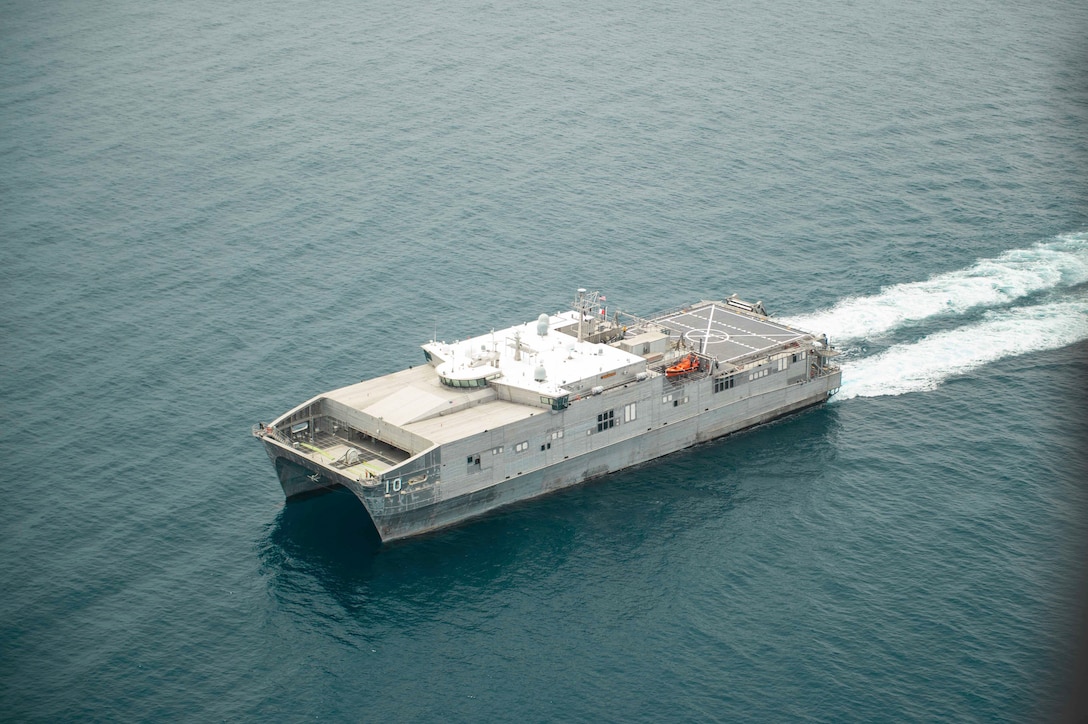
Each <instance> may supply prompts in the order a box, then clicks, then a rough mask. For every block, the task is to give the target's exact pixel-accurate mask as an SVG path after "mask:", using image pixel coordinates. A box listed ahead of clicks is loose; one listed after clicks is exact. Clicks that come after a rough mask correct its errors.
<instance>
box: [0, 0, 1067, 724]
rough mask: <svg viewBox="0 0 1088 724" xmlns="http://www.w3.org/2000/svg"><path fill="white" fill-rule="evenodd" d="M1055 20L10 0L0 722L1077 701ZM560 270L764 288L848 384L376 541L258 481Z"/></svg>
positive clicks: (697, 291)
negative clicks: (632, 461) (377, 382)
mask: <svg viewBox="0 0 1088 724" xmlns="http://www.w3.org/2000/svg"><path fill="white" fill-rule="evenodd" d="M1086 30H1088V6H1086V5H1085V4H1083V3H1081V2H1074V1H1073V0H1041V1H1040V2H1036V3H1022V2H1016V3H1014V2H1008V1H1007V0H998V1H997V2H980V1H979V0H965V1H964V2H959V3H951V4H950V3H940V2H933V0H921V1H920V2H916V3H909V4H903V3H892V2H889V1H888V0H875V2H871V3H856V2H850V1H844V2H831V3H810V2H802V1H801V0H783V2H779V3H764V2H757V3H751V4H728V3H716V2H710V1H709V0H693V1H692V2H683V3H674V4H667V5H666V4H660V3H645V2H639V1H638V0H635V2H624V3H619V2H611V1H610V0H588V1H587V2H578V3H574V2H569V1H567V0H557V1H556V2H552V3H521V4H518V3H502V2H475V1H471V0H469V1H462V0H458V1H455V2H450V3H435V2H429V1H426V0H425V1H424V2H420V3H414V4H408V5H403V4H389V3H374V2H368V1H367V0H363V1H361V2H350V3H349V2H343V1H342V0H329V1H328V2H322V3H301V2H288V1H286V0H273V1H272V2H266V3H245V2H242V3H233V4H223V3H210V2H207V1H206V0H191V1H186V2H180V3H146V2H132V1H130V0H92V1H91V2H72V1H71V0H58V1H57V2H50V3H31V2H19V1H17V0H16V1H12V0H9V1H5V2H0V171H2V173H0V310H2V311H0V341H2V345H3V354H2V355H0V371H2V374H0V452H2V455H3V459H4V461H5V463H6V467H5V473H4V475H3V476H0V481H2V483H0V484H2V493H3V500H4V506H3V525H2V527H0V581H2V582H3V595H2V596H0V719H4V720H13V721H62V720H74V719H80V720H96V721H132V720H190V721H210V720H240V721H252V720H271V721H302V720H307V721H312V720H332V721H344V720H346V721H382V720H385V721H437V720H441V721H487V720H502V721H617V722H620V721H623V722H626V721H757V722H769V721H797V720H812V721H827V722H839V721H890V722H892V721H894V722H901V721H927V722H928V721H956V722H961V721H1009V722H1020V721H1038V720H1044V721H1046V720H1051V719H1054V718H1057V717H1060V715H1061V714H1062V712H1063V710H1064V711H1068V707H1069V706H1070V701H1071V697H1073V696H1074V695H1075V694H1076V693H1077V691H1078V688H1077V687H1078V686H1079V685H1080V684H1081V683H1082V680H1081V679H1080V678H1079V677H1080V675H1081V674H1082V673H1083V671H1084V669H1083V668H1081V669H1078V668H1077V667H1078V659H1077V656H1078V635H1080V634H1081V633H1083V632H1082V630H1081V629H1080V628H1079V619H1078V616H1080V615H1081V612H1082V604H1083V588H1082V583H1083V581H1084V572H1083V570H1084V561H1085V558H1086V555H1088V545H1086V543H1088V487H1086V482H1085V481H1086V479H1088V474H1086V472H1088V445H1086V444H1085V443H1086V440H1088V422H1086V418H1085V411H1086V405H1085V402H1086V399H1085V388H1086V385H1085V372H1086V365H1085V359H1086V357H1088V203H1086V199H1088V182H1086V169H1088V55H1086V54H1085V51H1084V42H1083V38H1084V35H1085V31H1086ZM578 287H587V288H590V289H600V290H601V291H602V292H604V293H605V294H606V295H607V296H608V299H609V303H610V305H616V306H618V307H620V308H622V309H624V310H626V311H631V312H635V313H642V314H647V313H651V312H654V311H656V310H660V309H666V308H671V307H674V306H678V305H681V304H684V303H686V302H690V301H694V300H697V299H705V298H722V297H724V296H727V295H729V294H732V293H734V292H736V293H738V294H740V295H741V296H742V297H745V298H751V299H762V300H763V301H764V303H765V304H766V306H767V307H768V309H769V310H770V311H771V312H772V313H774V314H775V315H777V316H780V317H781V318H783V319H787V320H789V321H791V322H793V323H795V324H797V325H801V326H803V327H805V328H810V329H811V330H812V331H815V332H826V333H827V334H828V335H830V337H831V339H832V341H833V342H834V343H835V344H836V345H838V346H839V347H840V348H842V349H843V350H844V355H843V357H842V358H841V359H842V366H843V370H844V373H843V380H844V381H843V386H842V389H841V390H840V392H839V393H838V394H837V395H836V397H835V398H833V400H832V401H831V402H830V403H829V404H827V405H825V406H822V407H821V408H819V409H816V410H811V411H808V412H805V413H803V414H800V415H797V416H794V417H791V418H788V419H785V420H781V421H778V422H776V423H774V424H771V425H767V426H764V427H761V428H758V429H755V430H751V431H748V432H745V433H743V434H740V435H737V436H734V437H732V438H729V439H726V440H722V441H717V442H715V443H711V444H707V445H702V446H698V447H696V448H693V449H690V450H687V451H683V452H681V453H677V454H675V455H671V456H669V457H667V458H665V459H662V460H660V461H658V462H655V463H653V464H649V465H645V466H642V467H639V468H637V469H633V470H629V471H625V472H621V473H617V474H613V475H611V476H609V477H607V478H605V479H602V480H599V481H596V482H594V483H592V484H588V485H585V486H581V487H578V488H575V489H570V490H566V491H562V492H560V493H557V494H554V495H552V496H549V497H546V498H544V499H541V500H537V501H532V502H528V503H525V504H521V505H518V506H515V507H513V508H510V509H507V510H503V511H500V512H498V513H496V514H493V515H489V516H486V517H484V518H482V519H479V520H477V521H474V522H471V523H469V524H466V525H463V526H460V527H457V528H453V529H450V530H447V531H444V532H442V533H440V534H437V535H432V536H427V537H423V538H420V539H417V540H412V541H406V542H402V543H399V544H396V545H393V546H387V547H380V546H378V545H377V543H376V541H375V535H374V533H373V531H372V530H371V529H369V528H368V527H367V524H366V521H365V516H364V511H363V510H362V508H361V506H360V504H359V503H358V502H357V501H356V500H355V499H354V498H353V497H351V496H350V495H349V494H346V493H334V494H330V495H327V496H322V497H318V498H314V499H310V500H306V501H301V502H298V503H291V504H285V502H284V500H283V496H282V492H281V490H280V488H279V485H278V482H277V481H276V478H275V474H274V472H273V470H272V469H271V466H270V465H269V461H268V459H267V457H266V456H265V454H264V452H263V450H262V449H261V447H260V446H259V445H258V444H257V443H256V442H255V441H254V440H253V439H252V438H251V437H250V435H249V428H250V425H251V424H253V423H254V422H256V421H257V420H267V419H269V418H271V417H273V416H275V415H276V414H278V413H280V412H282V411H284V410H286V409H288V408H289V407H291V406H293V405H295V404H297V403H299V402H301V401H302V400H304V399H307V398H308V397H310V396H312V395H315V394H318V393H320V392H322V391H324V390H327V389H331V388H334V387H338V386H341V385H344V384H348V383H350V382H352V381H356V380H359V379H363V378H366V377H370V376H373V375H379V374H385V373H388V372H392V371H395V370H397V369H401V368H403V367H405V366H407V365H410V364H418V363H419V362H420V361H421V360H422V356H421V352H420V350H419V348H418V345H419V344H421V343H423V342H425V341H426V340H428V339H429V338H430V337H431V336H432V335H433V334H434V333H435V331H436V330H437V331H438V334H439V336H441V337H445V338H451V339H452V338H455V337H463V336H464V335H468V334H476V333H479V332H480V331H481V330H486V329H489V328H497V327H502V326H507V325H511V324H515V323H520V322H524V321H526V320H531V319H534V318H535V317H536V316H537V315H538V314H540V312H542V311H548V312H551V311H555V310H557V309H560V308H563V307H564V306H565V305H566V304H567V302H568V301H569V300H570V298H572V296H573V293H574V290H575V289H576V288H578ZM1081 665H1083V664H1081ZM1078 672H1079V673H1078Z"/></svg>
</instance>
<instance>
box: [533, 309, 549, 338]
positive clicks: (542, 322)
mask: <svg viewBox="0 0 1088 724" xmlns="http://www.w3.org/2000/svg"><path fill="white" fill-rule="evenodd" d="M536 333H537V334H539V335H540V336H541V337H544V336H547V334H548V315H547V314H541V315H540V316H539V317H537V318H536Z"/></svg>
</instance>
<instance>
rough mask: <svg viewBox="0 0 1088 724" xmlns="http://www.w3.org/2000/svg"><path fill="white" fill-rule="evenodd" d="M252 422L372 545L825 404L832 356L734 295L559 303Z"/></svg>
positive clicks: (835, 372)
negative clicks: (632, 306) (349, 501)
mask: <svg viewBox="0 0 1088 724" xmlns="http://www.w3.org/2000/svg"><path fill="white" fill-rule="evenodd" d="M423 352H424V356H425V357H426V361H427V364H424V365H419V366H413V367H410V368H408V369H405V370H401V371H399V372H394V373H392V374H388V375H385V376H383V377H377V378H374V379H370V380H365V381H363V382H359V383H357V384H353V385H348V386H347V387H342V388H340V389H338V390H333V391H331V392H326V393H324V394H322V395H318V396H317V397H315V398H313V399H311V400H309V401H307V402H305V403H303V404H302V405H299V406H298V407H296V408H294V409H293V410H291V411H290V412H287V413H286V414H284V415H282V416H280V417H279V418H278V419H276V420H274V421H273V422H272V423H271V424H267V425H266V424H264V423H258V424H257V425H256V426H254V428H253V434H254V435H255V436H256V437H257V438H258V439H260V441H261V442H263V443H264V446H265V449H266V451H267V452H268V456H269V457H270V458H271V459H272V462H273V464H274V465H275V468H276V473H277V474H278V475H279V479H280V483H281V485H282V486H283V492H284V494H285V495H286V497H287V498H288V499H290V498H293V497H295V496H301V495H307V494H313V493H317V492H320V491H324V490H328V489H331V488H336V487H345V488H347V489H349V490H350V491H351V492H353V493H354V494H355V495H356V496H357V497H358V498H359V500H361V501H362V502H363V505H364V506H365V507H366V510H367V512H368V513H369V514H370V518H371V520H372V521H373V523H374V526H375V528H377V531H378V533H379V535H380V536H381V539H382V541H383V542H387V541H392V540H397V539H400V538H406V537H409V536H414V535H419V534H421V533H426V532H428V531H433V530H436V529H439V528H443V527H446V526H450V525H454V524H457V523H460V522H461V521H464V520H466V519H468V518H472V517H475V516H478V515H480V514H482V513H485V512H487V511H489V510H493V509H495V508H498V507H500V506H503V505H507V504H509V503H514V502H517V501H519V500H525V499H527V498H533V497H536V496H538V495H543V494H545V493H548V492H550V491H553V490H558V489H560V488H566V487H569V486H571V485H576V484H578V483H580V482H582V481H584V480H588V479H591V478H596V477H600V476H602V475H606V474H608V473H611V472H615V471H617V470H622V469H624V468H627V467H630V466H632V465H637V464H639V463H643V462H646V461H648V460H652V459H654V458H657V457H660V456H662V455H667V454H669V453H671V452H675V451H677V450H680V449H682V448H686V447H689V446H692V445H695V444H697V443H701V442H706V441H708V440H713V439H715V438H718V437H722V436H723V435H728V434H730V433H733V432H736V431H738V430H743V429H745V428H748V427H752V426H753V425H759V424H761V423H764V422H767V421H769V420H773V419H774V418H777V417H781V416H782V415H787V414H790V413H792V412H796V411H798V410H801V409H804V408H806V407H809V406H811V405H816V404H819V403H821V402H824V401H826V400H827V398H828V397H829V396H830V395H831V394H832V393H834V392H835V391H836V390H837V389H838V387H839V382H840V379H841V373H840V371H839V368H838V366H836V365H835V364H834V363H833V361H832V358H833V357H834V356H835V355H837V354H838V353H837V352H836V351H835V350H834V349H832V348H831V346H830V345H829V344H828V341H827V337H826V336H823V337H817V336H815V335H813V334H809V333H807V332H802V331H799V330H796V329H793V328H791V327H789V326H787V325H785V324H782V323H780V322H777V321H774V320H772V319H770V318H768V316H767V314H766V311H765V310H764V308H763V305H762V303H760V302H756V303H754V304H752V303H748V302H744V301H742V300H740V299H738V298H737V297H736V295H734V296H733V297H730V298H728V299H725V300H723V301H702V302H697V303H695V304H692V305H690V306H687V307H684V308H682V309H677V310H673V311H670V312H664V313H661V314H657V315H655V316H653V317H650V318H640V317H636V316H633V315H629V314H625V313H621V312H617V313H614V314H613V315H612V316H611V317H609V315H608V310H607V307H606V305H605V298H604V297H603V296H601V295H600V294H599V293H598V292H587V291H586V290H585V289H579V290H578V294H577V297H576V298H575V300H574V303H573V305H572V308H571V309H570V310H569V311H565V312H557V313H556V314H553V315H548V314H541V315H540V317H539V318H538V319H537V320H536V321H535V322H529V323H526V324H522V325H518V326H514V327H510V328H508V329H503V330H500V331H493V332H489V333H487V334H484V335H480V336H478V337H473V338H472V339H466V340H463V341H458V342H454V343H452V344H447V343H445V342H439V341H437V340H432V341H431V342H429V343H427V344H425V345H423Z"/></svg>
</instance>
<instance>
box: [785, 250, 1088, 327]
mask: <svg viewBox="0 0 1088 724" xmlns="http://www.w3.org/2000/svg"><path fill="white" fill-rule="evenodd" d="M1085 282H1088V233H1078V234H1063V235H1061V236H1059V237H1057V238H1056V239H1053V240H1050V241H1044V242H1039V243H1038V244H1034V245H1033V246H1031V247H1029V248H1027V249H1012V250H1010V251H1006V252H1005V253H1003V254H1001V255H1000V256H997V257H995V258H993V259H982V260H980V261H978V262H976V263H975V264H973V265H972V266H970V267H968V268H966V269H961V270H957V271H953V272H948V273H946V274H939V275H937V276H935V277H932V278H930V279H927V280H926V281H922V282H910V283H907V284H896V285H894V286H891V287H887V288H885V289H882V290H881V291H880V293H879V294H875V295H873V296H868V297H850V298H847V299H844V300H842V301H841V302H839V303H838V304H836V305H835V306H833V307H831V308H830V309H827V310H824V311H821V312H816V313H814V314H809V315H802V316H796V317H789V318H786V319H783V320H782V321H784V322H785V323H787V324H789V325H792V326H795V327H797V328H798V329H808V330H815V331H818V332H822V333H824V334H826V335H827V336H828V337H829V338H830V339H831V341H832V342H833V343H834V344H835V345H836V346H842V345H845V344H847V343H849V342H852V341H855V340H863V339H870V340H871V339H873V338H874V337H878V336H879V335H881V334H883V333H885V332H889V331H891V330H893V329H896V328H898V327H901V326H903V325H904V324H907V323H911V322H918V321H921V320H924V319H927V318H929V317H937V316H945V315H951V316H955V315H959V314H963V313H964V312H966V311H968V310H971V309H976V308H987V307H1002V306H1005V305H1008V304H1011V303H1013V302H1015V301H1017V300H1018V299H1023V298H1024V297H1028V296H1031V295H1033V294H1038V293H1040V292H1045V291H1048V290H1052V289H1057V288H1069V287H1075V286H1077V285H1078V284H1083V283H1085Z"/></svg>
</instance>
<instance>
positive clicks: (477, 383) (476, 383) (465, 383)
mask: <svg viewBox="0 0 1088 724" xmlns="http://www.w3.org/2000/svg"><path fill="white" fill-rule="evenodd" d="M438 379H439V380H440V381H441V382H442V384H444V385H445V386H446V387H487V378H486V377H481V378H480V379H478V380H452V379H450V378H449V377H441V376H440V377H439V378H438Z"/></svg>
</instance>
